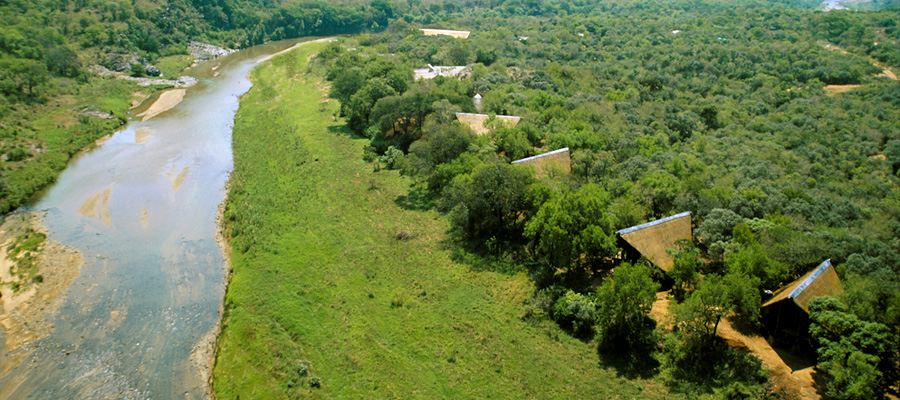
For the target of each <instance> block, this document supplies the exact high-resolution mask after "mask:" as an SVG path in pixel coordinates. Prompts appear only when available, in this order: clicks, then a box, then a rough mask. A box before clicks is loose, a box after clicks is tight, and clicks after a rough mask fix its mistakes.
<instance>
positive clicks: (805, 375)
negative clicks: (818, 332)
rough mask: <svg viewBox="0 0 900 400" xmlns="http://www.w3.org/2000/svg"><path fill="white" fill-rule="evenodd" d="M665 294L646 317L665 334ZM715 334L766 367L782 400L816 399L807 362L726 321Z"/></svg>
mask: <svg viewBox="0 0 900 400" xmlns="http://www.w3.org/2000/svg"><path fill="white" fill-rule="evenodd" d="M669 293H670V291H668V290H667V291H664V292H659V293H657V294H656V301H654V302H653V307H652V308H651V309H650V317H651V318H653V319H654V320H656V323H657V324H659V326H660V327H662V329H663V330H666V331H669V330H671V329H672V321H671V319H670V318H669V306H670V301H669ZM717 332H718V335H719V336H720V337H722V338H723V339H725V340H727V341H728V344H729V345H731V346H732V347H737V348H744V349H747V350H748V351H750V352H751V353H753V355H754V356H756V358H759V359H760V360H761V361H762V362H763V364H764V365H765V366H766V368H768V370H769V376H770V379H771V380H772V384H773V385H774V386H775V387H776V388H779V389H783V390H784V391H785V392H786V395H787V397H786V398H788V399H818V398H820V396H819V394H818V393H817V392H816V389H815V386H814V381H813V378H812V373H813V371H814V368H815V367H814V365H813V363H811V362H810V361H809V360H804V359H802V358H799V357H796V356H793V355H791V354H790V353H787V352H784V351H782V352H778V351H776V350H775V349H773V348H772V346H771V345H769V342H767V341H766V339H765V338H763V337H762V336H758V335H753V336H747V335H744V334H742V333H740V332H738V331H737V330H735V329H734V327H732V325H731V322H729V321H728V320H727V319H726V320H723V321H722V322H721V323H719V329H718V331H717ZM788 364H790V365H788ZM791 366H793V368H792V367H791Z"/></svg>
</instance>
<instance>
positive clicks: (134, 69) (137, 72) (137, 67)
mask: <svg viewBox="0 0 900 400" xmlns="http://www.w3.org/2000/svg"><path fill="white" fill-rule="evenodd" d="M146 73H147V69H146V68H145V67H144V66H143V65H141V64H131V76H135V77H141V76H144V74H146Z"/></svg>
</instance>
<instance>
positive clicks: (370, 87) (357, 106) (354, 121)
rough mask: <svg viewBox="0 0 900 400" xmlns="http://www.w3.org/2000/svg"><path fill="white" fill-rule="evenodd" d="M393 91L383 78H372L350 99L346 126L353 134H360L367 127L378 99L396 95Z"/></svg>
mask: <svg viewBox="0 0 900 400" xmlns="http://www.w3.org/2000/svg"><path fill="white" fill-rule="evenodd" d="M396 94H397V91H396V90H394V88H392V87H391V86H390V85H388V83H387V81H385V80H384V79H383V78H373V79H370V80H369V81H368V82H366V84H365V86H363V87H362V89H360V90H359V91H357V92H356V93H354V94H353V96H351V97H350V101H348V102H347V110H346V111H347V118H348V120H349V121H348V122H347V125H349V126H350V129H352V130H353V131H354V132H356V133H358V134H362V133H363V132H365V130H366V128H368V127H369V116H370V114H371V112H372V107H373V106H374V105H375V102H377V101H378V99H381V98H383V97H387V96H393V95H396Z"/></svg>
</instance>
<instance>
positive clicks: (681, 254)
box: [668, 239, 702, 301]
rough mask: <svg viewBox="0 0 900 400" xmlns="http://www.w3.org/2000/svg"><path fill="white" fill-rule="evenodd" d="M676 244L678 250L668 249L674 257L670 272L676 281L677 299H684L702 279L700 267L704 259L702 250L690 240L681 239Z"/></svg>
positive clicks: (674, 288) (673, 291) (674, 286)
mask: <svg viewBox="0 0 900 400" xmlns="http://www.w3.org/2000/svg"><path fill="white" fill-rule="evenodd" d="M675 246H676V247H677V250H672V249H669V250H668V251H669V254H671V255H672V256H673V258H674V263H673V264H672V268H670V269H669V272H668V274H669V277H670V278H672V280H673V281H674V282H673V285H672V295H673V296H675V300H677V301H682V300H684V298H685V295H686V294H687V293H688V292H690V291H692V290H694V286H695V285H696V284H697V281H699V280H700V271H699V267H700V265H701V263H702V261H701V259H700V251H699V250H697V248H696V247H695V246H694V244H693V243H691V241H690V240H686V239H680V240H678V241H677V242H675Z"/></svg>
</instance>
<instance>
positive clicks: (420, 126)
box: [0, 0, 900, 399]
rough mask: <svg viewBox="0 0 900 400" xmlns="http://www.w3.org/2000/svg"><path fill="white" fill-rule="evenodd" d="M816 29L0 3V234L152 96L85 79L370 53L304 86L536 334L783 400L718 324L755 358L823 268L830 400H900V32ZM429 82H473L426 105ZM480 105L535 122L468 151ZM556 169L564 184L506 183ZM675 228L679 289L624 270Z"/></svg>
mask: <svg viewBox="0 0 900 400" xmlns="http://www.w3.org/2000/svg"><path fill="white" fill-rule="evenodd" d="M854 4H857V3H854ZM819 5H820V2H818V1H813V0H801V1H792V0H772V1H765V0H753V1H735V0H701V1H688V0H683V1H682V0H676V1H639V0H621V1H616V2H612V1H600V2H597V1H590V0H573V1H566V0H546V1H540V0H471V1H451V0H448V1H420V0H409V1H405V2H394V1H389V0H375V1H371V2H369V1H337V2H324V1H300V0H267V1H249V0H196V1H191V0H173V1H165V2H163V1H156V0H152V1H125V0H122V1H101V0H39V1H25V0H0V154H2V157H0V213H6V212H8V211H10V210H11V209H14V208H15V207H18V206H19V205H22V204H24V203H26V202H27V201H28V199H29V198H31V196H32V195H33V194H34V193H36V192H38V191H39V190H41V189H42V188H43V187H45V186H46V185H48V184H49V183H51V182H52V181H53V180H54V179H55V176H56V175H57V174H58V173H59V172H60V171H61V170H62V169H63V168H64V167H65V165H66V163H67V161H68V160H69V158H70V157H71V156H72V155H74V154H76V153H77V152H78V151H80V150H82V149H84V148H86V147H89V146H90V145H91V143H92V142H93V141H94V140H96V139H97V138H99V137H101V136H103V135H106V134H108V133H109V132H110V131H111V130H113V129H115V128H116V127H118V126H119V125H120V124H121V123H123V122H124V121H125V120H126V118H127V110H128V107H129V106H130V96H131V93H132V92H134V91H135V90H138V88H137V87H136V86H135V85H133V84H131V83H128V82H124V81H116V80H112V79H106V78H102V77H98V76H95V75H94V74H92V73H91V72H89V67H90V66H91V65H93V64H101V65H102V64H104V63H105V62H107V61H108V55H110V54H121V53H127V54H132V55H134V56H135V57H136V59H137V60H139V62H140V63H141V65H143V64H144V63H146V64H156V65H159V66H161V68H160V70H161V72H162V73H163V75H164V76H169V75H172V74H177V73H178V71H179V70H180V69H181V68H183V67H184V66H186V65H188V64H190V61H191V60H190V57H187V42H188V41H190V40H201V41H206V42H210V43H214V44H218V45H223V46H226V47H230V48H240V47H246V46H250V45H254V44H258V43H263V42H266V41H269V40H277V39H282V38H291V37H299V36H307V35H335V34H360V35H359V36H354V37H351V38H346V39H342V40H341V41H339V42H336V43H334V44H332V45H329V46H327V47H325V48H324V49H323V50H322V51H321V52H320V53H319V56H318V57H317V59H316V60H315V63H314V66H313V69H314V70H316V71H321V73H323V74H324V75H325V77H326V78H327V79H328V80H329V81H330V85H331V92H330V96H331V97H332V98H333V99H335V100H337V102H338V103H339V104H340V105H339V110H336V112H335V117H339V118H340V117H343V118H344V119H345V120H346V121H347V127H348V128H349V130H350V131H352V133H353V134H354V135H355V137H362V138H365V139H366V140H367V141H368V142H369V144H368V145H367V146H366V148H365V151H363V152H362V154H360V155H359V157H360V158H362V159H364V160H366V161H367V162H370V163H371V164H370V168H371V169H372V170H379V171H382V172H381V173H383V174H387V173H388V172H387V171H384V170H396V171H399V172H400V173H401V174H403V175H405V176H407V177H409V178H410V179H412V180H413V181H414V182H415V184H414V185H413V187H412V189H411V190H410V191H409V193H407V194H405V195H403V196H399V197H398V198H397V199H396V203H398V204H400V205H402V206H403V207H405V208H408V209H411V210H435V211H437V212H440V213H441V214H442V215H444V216H445V218H446V219H447V220H448V221H449V223H450V226H451V227H452V228H451V233H452V237H453V240H452V242H451V243H450V244H449V247H450V251H451V252H452V253H453V256H454V259H455V260H456V261H459V262H461V263H464V264H466V265H469V266H471V268H472V270H476V271H491V272H496V273H499V274H508V275H510V276H514V275H515V274H527V275H528V277H529V279H530V281H531V282H532V283H533V286H534V290H533V293H532V294H530V295H529V297H528V298H527V299H526V300H525V301H524V304H522V305H521V307H522V308H523V310H522V316H521V318H522V319H523V320H525V321H527V322H529V323H533V324H540V323H541V321H545V320H548V319H550V320H553V321H555V323H557V324H558V325H559V326H560V327H562V328H563V329H564V330H565V331H566V332H567V334H568V335H569V336H571V338H575V339H577V340H584V341H587V342H590V343H596V344H597V354H596V355H594V356H599V357H600V358H601V361H602V362H604V363H607V362H608V363H609V364H616V365H620V366H621V368H622V370H623V371H626V372H625V375H627V376H635V374H636V375H637V376H644V375H643V374H644V373H646V372H647V371H650V372H651V373H652V377H654V379H655V378H659V379H661V380H662V381H664V382H665V383H666V384H667V386H668V387H670V388H672V390H673V391H676V392H682V393H685V396H687V397H696V395H698V394H703V395H714V396H716V397H727V398H746V397H757V398H758V397H772V396H777V395H778V394H777V393H772V390H773V388H772V386H771V385H770V384H769V383H768V382H767V380H766V377H765V372H764V371H762V369H761V366H760V363H759V361H758V360H754V359H753V358H752V357H749V356H748V355H747V354H745V353H743V352H740V351H737V350H735V349H733V348H731V347H729V346H727V345H725V344H724V343H723V342H722V341H721V340H720V339H718V338H717V336H716V330H717V328H718V326H719V325H718V322H719V321H720V320H722V319H723V318H726V317H728V318H733V319H735V320H737V321H740V323H741V324H742V325H743V326H745V328H746V329H747V330H749V331H754V332H762V333H764V332H765V329H766V328H765V327H764V326H762V325H761V324H760V315H759V306H760V304H761V303H762V302H763V301H765V300H766V299H767V298H768V297H769V296H770V295H769V293H771V292H772V291H774V290H776V289H778V288H779V287H781V286H782V285H784V284H786V283H788V282H791V281H792V280H794V279H796V278H797V277H800V276H802V275H803V274H804V273H806V272H807V271H809V270H810V269H811V268H813V267H815V266H816V265H818V264H819V263H821V262H822V261H823V260H825V259H830V260H831V261H832V263H833V264H834V265H835V266H836V270H837V272H838V275H839V276H840V278H841V281H842V283H843V287H844V292H843V294H842V295H840V296H838V297H837V298H828V297H825V298H820V299H818V300H815V301H813V303H812V305H811V307H810V311H811V313H810V314H809V317H810V319H811V321H812V324H811V327H810V334H811V336H812V339H813V343H812V345H813V346H814V351H815V353H814V354H815V355H816V356H817V363H818V367H819V370H820V371H821V372H822V374H821V376H819V377H817V384H818V385H820V387H821V389H820V393H821V394H823V395H824V396H826V397H828V398H842V399H843V398H846V399H870V398H878V397H881V396H884V394H887V393H890V394H893V395H895V396H896V395H897V391H898V388H897V387H896V382H898V381H900V368H898V362H900V239H898V237H900V191H898V186H897V184H898V180H900V175H898V173H900V84H898V82H897V80H896V76H895V75H891V74H889V72H891V68H893V71H897V68H900V45H898V40H900V28H898V27H897V23H898V21H900V12H898V10H897V8H890V7H892V6H893V7H896V6H897V4H896V2H890V1H888V2H859V3H858V6H859V7H858V8H859V9H865V10H870V11H850V10H832V11H828V12H821V11H816V10H815V9H814V8H815V7H818V6H819ZM419 28H445V29H460V30H468V31H471V32H472V35H471V36H470V37H469V38H468V39H464V40H463V39H455V38H451V37H447V36H424V35H422V34H421V31H420V30H419ZM428 64H431V65H466V66H469V67H470V70H469V71H468V72H467V73H466V74H464V75H463V76H461V77H459V78H446V77H438V78H436V79H434V80H414V79H413V69H415V68H423V67H425V66H426V65H428ZM167 65H168V67H166V66H167ZM135 71H136V73H140V68H137V69H135ZM892 77H893V79H892ZM476 94H479V95H481V96H482V98H483V108H482V110H481V112H484V113H487V114H490V115H515V116H521V117H522V121H521V122H520V123H519V124H518V125H516V126H514V127H510V126H505V125H502V124H499V123H494V124H492V126H491V128H492V129H491V132H490V133H489V134H487V135H480V136H479V135H475V134H474V133H473V132H472V131H471V130H470V129H469V128H467V127H464V126H462V125H460V124H459V123H458V122H457V121H456V118H455V113H456V112H470V113H471V112H476V111H477V110H476V108H475V105H474V104H473V101H472V99H473V97H474V96H475V95H476ZM84 111H89V112H84ZM97 112H99V113H101V114H105V115H106V116H105V117H95V115H97ZM398 127H399V128H401V129H397V128H398ZM293 145H297V143H296V142H295V143H293ZM563 147H568V148H570V149H571V153H572V173H571V175H566V174H562V173H558V172H554V173H551V174H549V175H548V176H543V177H537V176H535V175H534V173H532V172H530V170H528V169H523V168H517V167H515V166H513V165H510V161H512V160H516V159H520V158H523V157H527V156H532V155H536V154H540V153H543V152H545V151H551V150H556V149H559V148H563ZM298 157H299V156H298ZM299 165H300V164H297V166H298V167H299ZM285 168H287V167H285ZM372 186H373V187H377V185H376V184H375V183H373V184H372ZM373 191H375V190H374V189H373ZM230 211H231V213H230V214H229V215H228V218H229V221H230V222H229V224H231V225H230V229H232V231H231V232H232V234H234V235H235V237H234V238H233V239H234V240H233V242H232V244H233V245H234V246H235V251H236V252H238V253H245V252H251V251H252V249H255V248H257V247H266V246H274V244H270V243H267V242H265V240H263V239H260V238H258V237H256V236H254V235H257V233H256V231H255V229H257V226H256V224H257V223H258V222H259V221H258V220H257V219H254V218H256V217H255V216H254V214H252V213H253V212H258V211H255V210H252V209H250V208H243V209H242V208H235V209H231V210H230ZM684 211H690V212H691V213H692V216H693V222H694V230H693V231H694V240H693V241H691V242H683V243H681V244H680V246H678V247H679V248H678V249H672V250H673V257H674V258H675V265H674V266H673V268H672V269H671V270H670V271H669V273H668V274H666V273H663V272H662V271H661V270H658V269H657V268H656V267H653V266H651V265H649V264H648V263H646V262H644V261H638V262H635V263H619V262H618V261H617V259H616V256H617V254H618V253H619V251H620V248H619V247H618V244H617V242H616V240H615V232H616V231H617V230H618V229H621V228H625V227H629V226H633V225H637V224H641V223H644V222H647V221H651V220H654V219H658V218H662V217H666V216H669V215H672V214H676V213H680V212H684ZM266 239H268V237H266ZM248 254H252V253H248ZM660 282H662V284H664V285H667V286H671V288H672V292H671V293H672V298H673V305H672V308H671V314H672V316H673V318H674V319H675V322H676V323H675V324H674V325H675V327H674V328H673V329H671V330H666V329H663V328H662V327H658V326H656V323H655V322H654V321H653V320H652V319H650V318H649V316H648V311H649V309H650V304H651V303H652V302H653V301H654V299H655V296H656V292H657V290H659V289H660V286H661V283H660ZM422 293H425V291H423V292H422ZM372 296H374V295H373V294H372V293H369V297H370V298H371V297H372ZM423 296H425V295H423ZM395 300H396V301H393V300H392V306H393V304H394V303H396V304H397V305H396V306H393V307H394V308H402V307H403V304H404V302H406V304H409V302H410V301H408V300H405V298H404V297H402V296H399V297H397V298H396V299H395ZM461 326H462V325H461ZM254 329H255V328H254ZM454 329H456V328H454ZM460 329H462V328H460ZM290 339H291V340H293V339H294V338H293V337H291V338H290ZM593 341H595V342H593ZM622 349H627V350H626V351H622ZM459 357H460V358H461V357H462V356H459ZM446 359H447V360H453V362H454V363H455V360H456V359H457V355H450V356H447V357H446ZM285 368H288V367H285ZM291 368H293V367H291ZM288 369H290V368H288ZM290 373H292V374H296V373H297V372H296V368H294V370H292V371H291V372H290ZM291 385H293V381H291ZM892 385H893V386H892ZM291 387H292V388H293V386H291Z"/></svg>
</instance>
